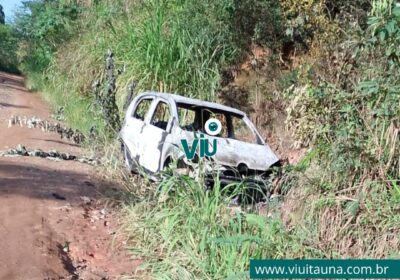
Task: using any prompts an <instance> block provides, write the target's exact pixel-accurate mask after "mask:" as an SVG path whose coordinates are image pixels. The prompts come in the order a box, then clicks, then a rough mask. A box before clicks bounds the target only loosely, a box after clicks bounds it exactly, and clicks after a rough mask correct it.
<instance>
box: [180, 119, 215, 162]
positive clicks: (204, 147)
mask: <svg viewBox="0 0 400 280" xmlns="http://www.w3.org/2000/svg"><path fill="white" fill-rule="evenodd" d="M204 129H205V131H206V132H207V134H209V135H211V136H215V135H218V134H219V133H220V132H221V129H222V125H221V122H220V121H219V120H218V119H209V120H208V121H207V122H206V124H205V125H204ZM199 142H200V147H199V150H200V151H199V155H200V157H205V156H207V157H212V156H213V155H215V154H216V153H217V139H213V143H212V151H210V150H209V147H210V145H209V142H208V139H206V138H204V134H200V139H199V138H196V139H194V140H193V143H192V147H191V149H190V148H189V144H188V142H187V140H186V139H182V140H181V143H182V146H183V151H184V152H185V155H186V157H187V159H188V160H192V159H193V158H194V156H195V154H196V150H197V147H198V146H199Z"/></svg>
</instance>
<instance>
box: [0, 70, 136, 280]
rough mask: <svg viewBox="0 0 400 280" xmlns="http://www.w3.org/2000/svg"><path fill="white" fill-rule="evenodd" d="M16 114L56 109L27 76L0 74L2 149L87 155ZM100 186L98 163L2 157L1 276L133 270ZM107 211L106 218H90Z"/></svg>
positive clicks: (104, 275)
mask: <svg viewBox="0 0 400 280" xmlns="http://www.w3.org/2000/svg"><path fill="white" fill-rule="evenodd" d="M12 115H21V116H37V117H40V118H41V119H49V115H50V111H49V109H48V107H47V106H46V104H45V102H43V100H42V99H41V98H40V97H39V96H38V95H37V94H34V93H31V92H29V91H27V90H26V89H25V88H24V86H23V79H22V78H21V77H18V76H14V75H9V74H5V73H1V72H0V150H5V149H9V148H13V147H15V146H16V145H18V144H22V145H24V146H26V147H27V148H28V147H29V148H35V149H37V148H39V149H42V150H54V149H55V150H57V151H61V152H67V153H70V154H74V155H82V154H83V153H84V151H83V150H82V149H81V148H80V147H79V146H77V145H75V144H72V143H71V142H68V141H66V140H65V141H64V140H62V139H60V138H59V136H58V135H57V134H56V133H43V132H42V131H41V130H39V129H28V128H26V127H18V126H15V127H11V128H7V120H8V119H9V118H10V117H11V116H12ZM99 184H100V183H99V182H98V181H97V180H96V178H95V176H94V170H93V167H91V166H88V165H85V164H82V163H79V162H71V161H68V162H67V161H60V162H54V161H50V160H47V159H42V158H31V157H14V158H11V157H0V238H1V240H0V279H1V280H3V279H7V280H12V279H33V280H35V279H118V275H121V274H125V273H130V272H132V270H133V269H134V268H135V266H136V265H137V262H135V261H132V260H131V259H130V257H129V256H128V255H127V254H126V253H125V252H124V250H123V249H121V248H122V247H123V244H122V242H119V241H118V242H116V245H115V246H114V247H112V246H111V240H112V239H113V234H114V233H115V231H116V228H117V227H118V225H116V223H115V222H114V220H115V219H114V217H113V214H112V211H110V210H109V209H104V208H103V206H102V205H101V204H100V203H99V202H98V201H97V198H98V188H99ZM82 197H87V198H89V199H90V202H88V201H87V199H86V201H82ZM60 198H61V199H60ZM62 198H65V200H63V199H62ZM100 208H101V209H102V211H103V212H102V213H103V214H104V213H105V212H104V211H107V214H106V215H103V217H102V219H108V220H107V222H105V220H100V219H90V216H91V215H95V214H94V213H99V209H100Z"/></svg>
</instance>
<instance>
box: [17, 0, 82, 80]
mask: <svg viewBox="0 0 400 280" xmlns="http://www.w3.org/2000/svg"><path fill="white" fill-rule="evenodd" d="M78 14H79V7H78V4H77V3H76V1H74V0H65V1H45V0H30V1H24V2H22V6H21V7H20V9H19V11H17V13H16V15H15V20H14V23H13V27H14V28H15V30H16V33H17V36H18V38H19V41H20V50H19V55H20V57H19V59H20V61H21V62H22V63H21V68H22V69H23V71H25V72H27V73H28V72H41V71H43V70H45V69H46V67H47V66H48V65H49V64H50V61H51V60H52V58H53V54H54V52H55V51H56V50H57V48H58V47H60V46H61V45H62V43H63V42H65V41H66V40H68V39H69V38H70V36H71V35H72V26H71V25H72V22H73V21H74V20H76V19H77V16H78Z"/></svg>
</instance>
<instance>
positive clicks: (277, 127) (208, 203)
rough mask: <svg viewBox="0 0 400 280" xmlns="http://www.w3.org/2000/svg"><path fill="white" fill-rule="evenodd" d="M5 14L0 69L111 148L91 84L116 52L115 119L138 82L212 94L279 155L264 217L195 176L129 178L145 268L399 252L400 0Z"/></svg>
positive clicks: (127, 6)
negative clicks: (273, 196)
mask: <svg viewBox="0 0 400 280" xmlns="http://www.w3.org/2000/svg"><path fill="white" fill-rule="evenodd" d="M2 19H4V16H2V14H1V13H0V69H2V70H6V71H11V72H18V71H20V72H21V73H23V75H25V77H26V79H27V83H28V85H29V87H30V88H31V89H33V90H39V91H41V92H43V94H44V95H45V97H46V98H47V99H48V100H49V101H50V102H51V103H52V104H53V105H54V106H55V108H57V107H63V108H64V114H65V116H66V118H67V121H68V122H69V123H70V125H72V126H73V127H75V128H79V129H80V130H81V131H83V132H85V133H89V131H90V129H91V128H92V127H93V126H95V127H96V128H97V130H98V131H99V133H100V135H102V133H104V136H102V137H100V138H102V139H103V140H102V141H103V142H102V145H103V147H104V150H105V151H106V152H104V153H105V154H106V155H107V156H109V155H110V154H109V153H108V152H109V151H110V149H111V148H110V146H112V145H113V144H112V143H113V141H112V140H110V139H108V137H109V134H106V133H105V131H106V126H107V124H106V123H104V122H103V120H102V117H101V113H100V110H99V108H98V106H96V102H95V94H94V90H93V83H94V82H97V83H98V84H100V86H106V82H105V76H104V57H105V54H106V52H107V50H111V51H112V52H113V54H114V62H115V65H116V68H117V70H118V71H116V73H117V74H116V75H117V79H116V81H117V87H116V96H117V103H118V105H119V108H120V114H121V116H122V114H123V104H124V102H125V98H126V96H127V87H128V86H129V85H130V84H131V83H135V85H136V88H135V92H140V91H141V90H149V89H154V90H162V91H166V92H177V93H179V94H182V95H186V96H190V97H195V98H200V99H206V100H211V101H218V102H221V103H225V104H228V105H232V106H235V107H238V108H240V109H242V110H245V111H246V112H248V113H249V114H250V116H251V117H252V119H253V120H254V121H255V123H256V124H257V126H258V127H260V129H261V130H262V132H263V135H264V137H265V138H266V140H267V142H269V143H271V146H272V147H273V148H274V149H275V150H276V151H277V152H278V154H279V155H280V156H281V158H282V159H283V160H284V161H286V163H287V164H285V166H284V167H283V169H282V170H281V171H280V173H279V175H277V177H276V178H275V179H274V182H273V184H274V190H275V191H276V192H277V193H280V194H284V196H285V200H284V202H283V204H282V205H281V206H280V208H279V211H277V213H275V214H273V215H272V216H269V218H268V219H266V217H265V215H263V214H261V213H245V214H237V213H236V214H233V215H232V213H231V210H229V209H228V208H227V207H225V206H224V205H225V204H224V199H223V198H222V197H220V196H219V195H218V194H215V196H214V197H210V196H209V195H205V194H203V193H202V192H200V191H198V189H199V185H198V184H197V183H196V182H194V181H190V180H189V179H187V178H177V177H171V178H170V179H169V180H167V181H166V182H165V183H164V185H162V186H161V187H160V189H168V188H176V192H177V193H176V195H174V196H167V197H163V199H161V198H160V196H156V195H154V196H151V197H150V198H149V197H147V198H143V196H144V195H143V194H146V193H147V191H148V188H149V187H148V185H147V183H141V184H143V185H140V186H137V185H135V187H132V184H137V182H136V183H132V182H131V183H130V184H131V188H130V190H132V192H134V193H135V194H137V195H139V197H141V198H140V199H139V198H137V197H136V198H135V199H133V198H132V200H131V201H130V202H128V203H127V204H126V207H125V208H124V209H125V210H124V211H125V212H124V213H125V214H126V215H127V217H128V218H127V220H128V222H127V228H128V232H129V233H130V234H131V235H132V240H133V241H132V244H133V245H132V248H135V249H132V250H133V251H134V253H135V254H137V255H139V256H142V257H144V258H146V259H147V260H148V263H147V266H146V268H145V269H144V270H145V271H146V272H149V273H151V274H152V275H153V276H155V277H163V278H165V279H183V278H182V277H183V276H184V277H186V278H187V279H189V278H200V279H225V278H226V277H237V278H240V277H246V275H247V274H246V272H247V271H248V261H249V259H250V258H264V259H265V258H306V257H309V258H310V257H323V258H338V257H347V258H383V257H397V258H398V257H399V251H400V250H399V249H400V235H399V233H400V228H399V225H400V211H399V210H400V181H399V180H400V134H399V130H400V67H399V66H400V60H399V58H400V47H399V46H400V4H399V3H397V2H396V1H394V0H372V1H367V0H355V1H347V0H343V1H342V0H296V1H294V0H281V1H278V0H221V1H212V0H196V1H194V0H170V1H167V0H146V1H140V0H138V1H135V0H132V1H128V0H118V1H107V0H93V1H89V0H88V1H77V0H76V1H72V0H33V1H24V2H23V4H22V6H21V7H20V9H19V10H18V11H17V13H16V15H15V18H14V19H13V21H12V22H10V23H7V24H5V23H4V20H2ZM283 120H285V121H283ZM143 186H145V187H143ZM190 213H192V214H190ZM188 215H189V216H188ZM144 232H145V233H146V234H144ZM182 275H183V276H182ZM232 279H234V278H232Z"/></svg>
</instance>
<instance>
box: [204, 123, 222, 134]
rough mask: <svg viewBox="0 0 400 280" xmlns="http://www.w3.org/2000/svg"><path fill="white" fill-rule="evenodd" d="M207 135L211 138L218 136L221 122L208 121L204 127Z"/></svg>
mask: <svg viewBox="0 0 400 280" xmlns="http://www.w3.org/2000/svg"><path fill="white" fill-rule="evenodd" d="M204 129H205V131H206V132H207V134H209V135H211V136H215V135H218V134H219V133H220V132H221V130H222V125H221V122H220V121H219V120H218V119H209V120H208V121H206V124H205V126H204Z"/></svg>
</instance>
